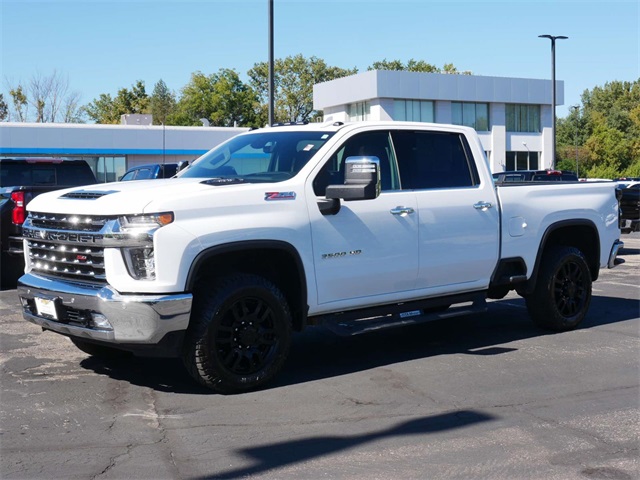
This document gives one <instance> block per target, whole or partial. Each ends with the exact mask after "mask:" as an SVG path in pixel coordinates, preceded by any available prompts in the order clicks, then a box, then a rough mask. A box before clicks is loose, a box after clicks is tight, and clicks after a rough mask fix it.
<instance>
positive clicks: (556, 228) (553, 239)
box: [524, 220, 600, 294]
mask: <svg viewBox="0 0 640 480" xmlns="http://www.w3.org/2000/svg"><path fill="white" fill-rule="evenodd" d="M561 246H564V247H574V248H577V249H578V250H580V251H581V252H582V254H583V255H584V257H585V260H586V262H587V265H588V267H589V272H590V273H591V280H592V281H595V280H597V279H598V275H599V273H600V237H599V235H598V228H597V227H596V226H595V224H594V223H593V222H592V221H590V220H566V221H561V222H557V223H554V224H553V225H550V226H549V227H548V228H547V230H546V231H545V232H544V234H543V235H542V240H541V241H540V246H539V247H538V254H537V255H536V261H535V264H534V267H533V272H532V274H531V276H530V277H529V281H528V282H527V285H526V287H525V292H524V293H525V294H530V293H532V292H533V291H534V289H535V288H536V282H537V278H538V274H539V272H540V269H541V268H542V261H543V259H544V257H545V254H546V253H547V252H548V251H550V250H551V249H553V248H555V247H561Z"/></svg>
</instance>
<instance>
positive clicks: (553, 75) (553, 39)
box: [538, 35, 569, 169]
mask: <svg viewBox="0 0 640 480" xmlns="http://www.w3.org/2000/svg"><path fill="white" fill-rule="evenodd" d="M538 37H540V38H548V39H549V40H551V114H552V115H553V126H552V127H551V137H552V141H551V168H552V169H553V168H555V164H556V40H566V39H567V38H569V37H565V36H564V35H555V36H554V35H538Z"/></svg>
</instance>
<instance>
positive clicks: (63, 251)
mask: <svg viewBox="0 0 640 480" xmlns="http://www.w3.org/2000/svg"><path fill="white" fill-rule="evenodd" d="M111 220H114V217H105V216H93V215H61V214H45V213H34V212H31V213H30V214H29V217H28V218H27V221H26V222H25V224H24V229H23V235H24V238H25V239H26V240H27V248H28V252H29V259H30V263H31V268H32V271H34V272H36V273H38V274H40V275H44V276H53V277H59V278H60V277H61V278H66V279H69V280H75V281H81V282H85V283H92V284H96V283H99V284H104V283H106V274H105V266H104V233H105V232H106V231H110V228H111V225H110V223H109V222H110V221H111ZM111 223H113V222H111Z"/></svg>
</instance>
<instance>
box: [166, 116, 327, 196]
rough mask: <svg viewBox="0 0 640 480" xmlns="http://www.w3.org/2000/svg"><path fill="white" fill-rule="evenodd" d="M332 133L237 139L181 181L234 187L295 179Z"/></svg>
mask: <svg viewBox="0 0 640 480" xmlns="http://www.w3.org/2000/svg"><path fill="white" fill-rule="evenodd" d="M333 134H334V133H333V132H326V131H325V132H323V131H313V130H312V131H310V130H301V131H297V132H296V131H291V130H289V131H277V127H276V128H274V129H269V130H268V131H264V132H260V133H249V134H244V135H238V136H236V137H233V138H232V139H230V140H228V141H227V142H225V143H222V144H220V145H218V146H217V147H215V148H214V149H213V150H210V151H209V152H207V153H205V154H204V155H203V156H201V157H200V158H198V159H196V160H194V162H193V163H192V164H191V165H190V166H189V167H187V168H186V169H184V170H182V171H181V172H180V173H179V176H181V177H190V178H194V177H195V178H211V179H223V180H226V181H232V182H236V183H242V182H251V183H264V182H281V181H284V180H288V179H289V178H292V177H293V176H295V175H296V174H297V173H298V172H299V171H300V169H302V167H304V165H306V163H307V162H308V161H309V160H310V159H311V157H312V156H313V155H314V154H315V153H316V152H317V151H318V150H319V149H320V147H322V146H323V145H324V144H325V143H326V142H327V140H329V138H331V137H332V136H333Z"/></svg>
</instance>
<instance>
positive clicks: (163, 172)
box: [120, 162, 189, 182]
mask: <svg viewBox="0 0 640 480" xmlns="http://www.w3.org/2000/svg"><path fill="white" fill-rule="evenodd" d="M187 165H189V162H178V163H152V164H148V165H137V166H135V167H131V168H130V169H129V170H127V172H126V173H125V174H124V175H123V176H122V177H120V181H121V182H124V181H127V180H153V179H155V178H171V177H173V176H174V175H175V174H176V173H178V172H179V171H180V170H182V169H183V168H185V167H186V166H187Z"/></svg>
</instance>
